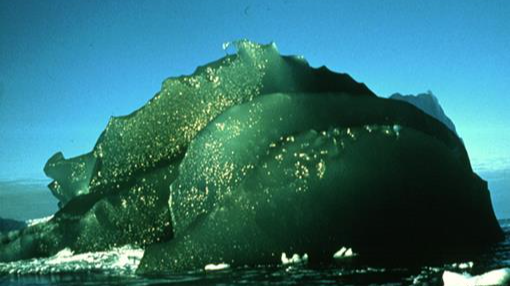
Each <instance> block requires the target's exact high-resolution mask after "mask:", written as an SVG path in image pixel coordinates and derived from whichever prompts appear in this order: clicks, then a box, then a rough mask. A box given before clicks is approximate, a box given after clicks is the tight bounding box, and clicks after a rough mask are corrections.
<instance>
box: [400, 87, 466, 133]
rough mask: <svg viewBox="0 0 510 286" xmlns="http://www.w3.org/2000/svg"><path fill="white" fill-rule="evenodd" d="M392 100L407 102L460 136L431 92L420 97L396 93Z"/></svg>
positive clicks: (421, 94) (419, 95)
mask: <svg viewBox="0 0 510 286" xmlns="http://www.w3.org/2000/svg"><path fill="white" fill-rule="evenodd" d="M390 99H395V100H400V101H405V102H408V103H410V104H412V105H414V106H416V107H418V108H419V109H421V110H422V111H423V112H425V113H427V114H428V115H430V116H432V117H434V118H436V119H437V120H439V121H441V122H442V123H443V124H444V125H446V126H447V127H448V128H449V129H450V130H451V131H453V132H454V133H455V134H457V136H458V133H457V129H456V128H455V125H454V124H453V121H452V120H451V119H450V118H449V117H448V116H447V115H446V113H445V112H444V110H443V108H442V107H441V105H440V104H439V100H437V97H436V96H434V94H432V92H431V91H428V92H426V93H420V94H418V95H411V94H410V95H402V94H400V93H395V94H392V95H391V96H390Z"/></svg>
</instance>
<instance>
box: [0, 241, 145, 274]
mask: <svg viewBox="0 0 510 286" xmlns="http://www.w3.org/2000/svg"><path fill="white" fill-rule="evenodd" d="M143 253H144V251H143V249H138V248H133V247H131V246H123V247H119V248H113V249H111V250H109V251H101V252H87V253H80V254H74V253H73V252H72V251H71V250H70V249H68V248H66V249H63V250H61V251H60V252H58V253H57V254H55V255H54V256H51V257H47V258H36V259H29V260H21V261H14V262H8V263H0V274H16V275H26V274H59V273H74V272H90V271H99V272H103V273H108V274H118V275H129V274H134V273H135V271H136V269H137V268H138V265H139V264H140V260H141V259H142V257H143Z"/></svg>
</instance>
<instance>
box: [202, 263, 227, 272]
mask: <svg viewBox="0 0 510 286" xmlns="http://www.w3.org/2000/svg"><path fill="white" fill-rule="evenodd" d="M228 268H230V265H229V264H226V263H220V264H207V265H206V266H205V267H204V270H205V271H218V270H225V269H228Z"/></svg>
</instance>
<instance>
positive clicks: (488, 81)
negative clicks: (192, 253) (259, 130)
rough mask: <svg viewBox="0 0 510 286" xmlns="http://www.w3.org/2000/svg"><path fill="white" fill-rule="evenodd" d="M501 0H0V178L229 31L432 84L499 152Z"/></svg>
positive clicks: (27, 171) (26, 167) (506, 137)
mask: <svg viewBox="0 0 510 286" xmlns="http://www.w3.org/2000/svg"><path fill="white" fill-rule="evenodd" d="M509 15H510V1H507V0H491V1H487V0H483V1H481V0H480V1H469V0H468V1H443V0H430V1H424V0H421V1H418V0H416V1H413V0H397V1H390V0H388V1H384V0H358V1H338V0H336V1H333V0H331V1H290V0H289V1H275V0H264V1H260V0H256V1H255V0H253V1H237V0H230V1H213V0H203V1H190V0H179V1H177V0H169V1H158V0H150V1H126V0H122V1H120V0H119V1H98V0H91V1H90V0H87V1H85V0H83V1H79V0H76V1H69V0H59V1H53V0H46V1H40V0H33V1H26V0H16V1H7V0H0V134H1V135H0V136H1V138H0V179H15V178H42V177H44V174H43V172H42V167H43V166H44V164H45V162H46V160H47V159H48V157H49V156H51V155H52V154H53V153H54V152H56V151H59V150H61V151H63V152H64V155H66V156H75V155H78V154H81V153H84V152H88V151H89V150H91V149H92V147H93V145H94V143H95V141H96V139H97V137H98V136H99V134H100V132H101V131H102V130H103V129H104V127H105V125H106V123H107V121H108V118H109V117H110V116H111V115H124V114H127V113H130V112H131V111H133V110H135V109H137V108H138V107H140V106H142V105H143V104H144V103H145V102H146V101H147V100H148V99H149V98H151V97H152V96H153V95H154V94H155V93H156V92H157V91H158V90H159V89H160V85H161V82H162V81H163V79H165V78H166V77H169V76H177V75H181V74H189V73H191V72H193V70H194V69H195V68H196V66H197V65H202V64H205V63H207V62H210V61H212V60H215V59H217V58H219V57H222V56H223V55H224V52H223V51H222V49H221V46H222V43H223V42H227V41H231V40H236V39H240V38H248V39H251V40H253V41H257V42H261V43H268V42H270V41H274V42H276V43H277V45H278V47H279V49H280V51H281V53H282V54H298V55H304V56H305V57H306V58H307V59H308V61H309V62H310V63H311V64H312V65H313V66H321V65H326V66H328V67H329V68H330V69H332V70H335V71H339V72H347V73H349V74H351V76H353V77H354V78H355V79H357V80H358V81H362V82H365V83H366V84H367V85H368V86H369V87H370V88H371V89H372V90H373V91H374V92H376V93H377V94H379V95H381V96H388V95H390V94H392V93H394V92H400V93H404V94H409V93H413V94H414V93H420V92H425V91H427V90H431V91H432V92H433V93H434V94H435V95H436V96H437V97H438V98H439V100H440V102H441V104H442V105H443V108H444V109H445V111H446V113H447V114H448V115H449V116H450V117H451V118H452V120H453V121H454V123H455V124H456V126H457V130H458V131H459V133H460V135H461V136H462V137H463V138H464V141H465V142H466V145H467V147H468V151H469V153H470V155H471V157H472V159H473V160H474V161H475V162H477V164H479V163H481V164H485V165H486V166H496V165H497V164H499V163H498V162H501V161H504V160H510V151H509V148H508V147H510V143H508V142H510V127H509V126H508V123H510V94H508V91H509V90H510V52H509V50H510V17H509Z"/></svg>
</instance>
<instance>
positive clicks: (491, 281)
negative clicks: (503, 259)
mask: <svg viewBox="0 0 510 286" xmlns="http://www.w3.org/2000/svg"><path fill="white" fill-rule="evenodd" d="M443 283H444V286H499V285H508V283H510V268H502V269H497V270H492V271H489V272H487V273H484V274H481V275H477V276H471V275H469V274H468V273H462V274H460V273H455V272H450V271H445V272H444V273H443Z"/></svg>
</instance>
